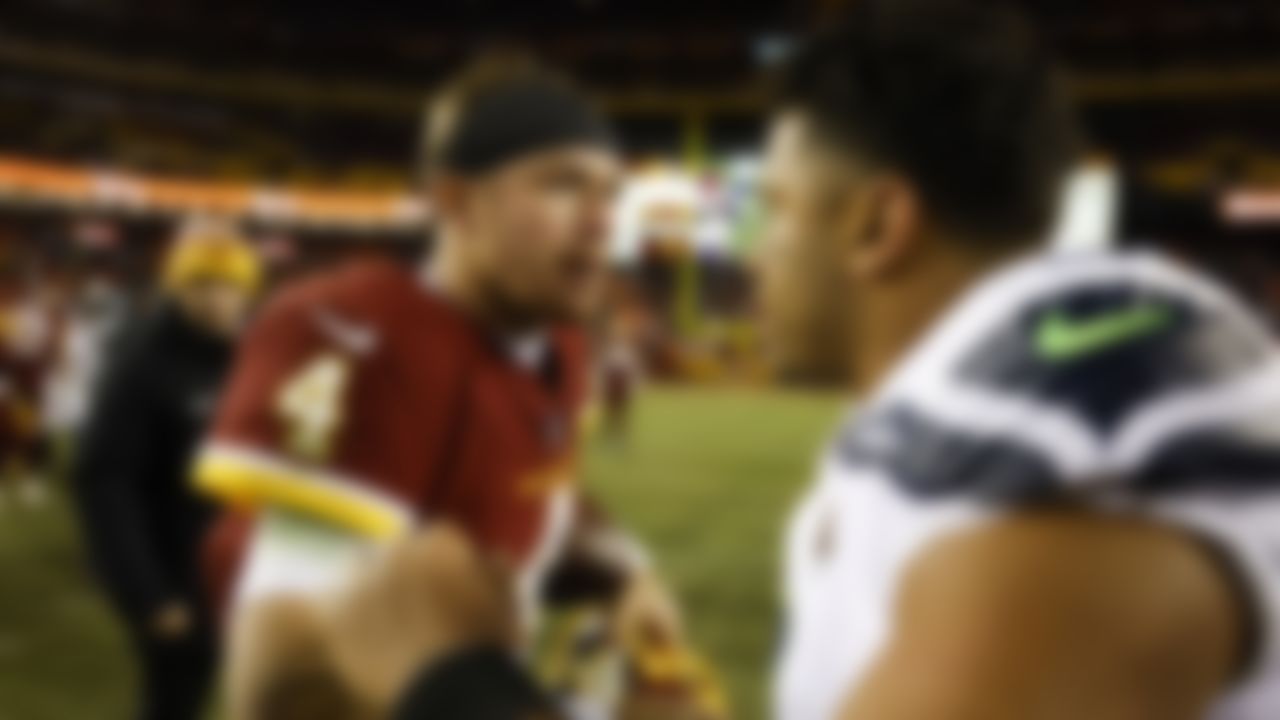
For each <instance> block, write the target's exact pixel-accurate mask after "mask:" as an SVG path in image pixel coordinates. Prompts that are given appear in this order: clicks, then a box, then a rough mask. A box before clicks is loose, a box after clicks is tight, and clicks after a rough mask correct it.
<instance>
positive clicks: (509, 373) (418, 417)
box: [196, 57, 682, 718]
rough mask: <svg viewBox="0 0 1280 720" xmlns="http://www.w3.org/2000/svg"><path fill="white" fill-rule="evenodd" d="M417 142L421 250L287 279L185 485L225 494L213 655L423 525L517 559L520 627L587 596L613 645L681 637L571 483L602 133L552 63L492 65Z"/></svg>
mask: <svg viewBox="0 0 1280 720" xmlns="http://www.w3.org/2000/svg"><path fill="white" fill-rule="evenodd" d="M424 144H425V149H426V157H425V159H424V171H425V172H424V176H425V177H424V182H425V187H426V197H427V200H428V202H429V205H430V208H431V210H432V214H433V218H434V223H435V243H436V244H435V247H434V250H433V253H432V255H431V257H430V260H429V261H428V262H427V263H426V264H425V265H424V266H423V267H421V268H419V269H418V271H417V272H414V271H411V270H406V269H403V268H401V267H400V266H398V265H394V264H392V263H390V262H378V261H359V262H354V263H351V264H348V265H345V266H342V267H340V268H338V269H336V270H334V271H331V272H328V273H324V274H321V275H319V276H316V277H314V278H311V279H307V280H304V281H302V282H300V283H299V284H297V285H295V286H292V287H290V288H288V289H287V290H285V291H284V292H283V293H281V294H280V295H279V296H278V297H277V298H276V299H275V300H274V302H272V303H271V304H270V306H269V307H268V308H266V310H265V311H264V312H263V314H262V316H261V318H260V319H259V321H258V322H257V323H256V327H255V328H254V329H253V330H252V332H251V335H250V336H249V337H248V338H247V340H246V342H245V346H244V348H243V351H242V353H241V356H240V358H239V360H238V363H237V367H236V369H235V372H234V376H233V379H232V381H231V384H230V386H229V389H228V391H227V393H226V395H225V396H224V398H223V401H222V404H221V407H220V410H219V413H218V417H217V420H216V424H215V428H214V430H213V432H212V435H211V437H210V438H209V440H208V442H207V444H206V446H205V447H204V450H203V452H202V453H201V456H200V459H199V462H198V464H197V468H196V475H197V483H198V485H199V486H200V487H201V488H203V489H204V491H206V492H208V493H210V494H212V495H214V496H217V497H220V498H222V499H224V500H226V501H228V502H229V503H230V504H231V505H232V506H233V507H235V508H237V510H236V511H234V512H232V513H230V514H228V516H227V517H226V518H225V519H224V520H223V522H222V523H221V525H220V526H219V528H218V529H217V530H216V531H215V532H214V533H213V535H212V536H211V538H210V540H209V545H208V553H207V556H208V565H209V567H210V574H211V576H212V577H213V578H214V582H213V584H214V585H215V586H216V587H217V588H218V589H219V592H218V594H219V595H220V597H221V598H222V600H223V603H224V607H226V608H227V611H228V612H229V613H230V638H231V640H230V644H231V647H230V657H231V659H230V663H231V664H232V665H233V666H235V665H237V664H239V665H242V666H254V665H255V664H257V663H256V660H255V656H256V654H257V653H258V652H260V648H262V647H264V646H268V645H270V644H271V633H272V632H273V628H275V627H276V624H275V623H273V622H272V621H271V619H270V618H271V615H270V614H269V613H268V614H265V615H264V614H261V613H255V611H254V608H255V607H256V606H261V603H260V602H259V601H261V600H264V599H267V598H271V597H278V596H281V595H288V596H294V597H314V598H320V597H324V596H325V595H326V594H327V593H330V592H333V591H335V589H337V588H339V587H340V586H341V585H342V583H344V582H346V581H347V579H348V578H350V577H351V575H352V573H353V572H354V570H355V568H357V567H358V566H361V565H364V564H366V563H368V562H370V560H369V558H370V557H371V552H376V551H371V550H370V548H371V547H374V546H377V545H378V544H379V542H380V541H389V540H394V539H396V538H400V537H403V536H404V535H405V534H406V533H407V532H408V531H409V530H410V529H412V528H414V527H415V526H417V525H421V524H423V523H432V522H436V521H448V522H450V523H451V524H453V525H456V526H457V527H460V528H461V529H462V531H463V532H464V533H465V534H466V535H467V536H468V537H469V538H470V539H471V541H473V542H474V543H476V545H477V547H478V548H479V549H480V550H481V551H482V552H484V553H485V554H487V555H493V556H496V557H498V558H500V559H501V561H502V562H504V563H506V564H508V565H509V566H510V567H511V569H512V570H513V572H514V573H515V576H516V580H515V587H514V590H513V592H514V593H515V594H516V595H517V596H518V600H519V602H518V605H519V607H520V613H519V621H520V622H519V626H520V628H521V630H520V633H519V634H520V635H521V637H523V638H526V639H527V638H529V637H530V636H531V635H532V632H533V629H534V628H535V627H536V625H537V616H538V612H539V606H540V603H541V601H542V600H543V599H544V598H546V597H548V596H553V597H555V598H556V599H562V598H569V597H580V596H584V595H586V596H591V597H600V598H604V599H606V600H608V601H612V602H613V603H614V607H616V608H619V609H620V611H621V612H620V613H619V621H620V622H621V623H624V624H625V625H626V627H620V628H618V634H619V637H624V638H631V637H640V636H642V637H644V638H646V642H652V643H653V644H654V646H655V647H659V648H660V649H662V651H663V652H665V651H666V650H668V649H670V648H678V647H682V645H681V631H680V627H679V624H680V623H679V619H678V616H677V613H676V611H675V609H674V607H673V605H672V603H671V602H670V600H669V599H668V596H667V594H666V592H665V590H664V588H663V587H662V584H661V583H660V582H658V581H657V580H656V579H655V577H654V575H653V573H652V572H651V571H650V570H649V567H648V563H647V562H646V560H645V556H644V552H643V551H642V550H641V549H640V548H639V546H638V544H637V543H635V542H634V541H633V540H631V539H630V538H629V537H627V536H626V535H624V534H623V533H621V532H619V531H617V530H615V529H613V528H612V527H611V526H610V525H609V524H608V523H606V522H604V521H603V520H602V519H601V516H600V513H598V512H595V511H594V510H593V509H592V508H591V507H590V505H589V504H588V503H586V502H585V501H584V500H583V498H582V495H581V493H580V491H579V490H578V488H577V487H576V485H575V467H574V465H575V458H574V451H575V439H576V432H575V430H576V426H577V423H578V415H579V411H580V408H581V406H582V401H583V391H584V384H585V383H584V381H585V378H586V372H587V363H586V361H585V358H584V343H583V340H582V338H581V337H580V335H579V332H578V329H577V328H576V323H577V321H579V320H580V319H582V318H584V316H585V315H586V314H587V313H588V312H589V311H590V310H591V309H592V308H593V306H594V304H595V303H596V298H597V293H598V291H599V289H600V287H599V286H600V284H601V282H602V280H603V274H602V273H603V269H604V258H605V242H606V238H607V235H608V233H609V228H610V214H611V205H612V202H613V199H614V195H615V192H616V190H617V188H618V185H619V183H620V179H621V166H620V160H619V155H618V152H617V149H616V147H615V144H614V139H613V136H612V133H611V131H610V128H609V127H608V126H607V124H606V123H605V121H604V120H603V119H602V118H601V117H600V116H599V115H597V114H596V112H595V111H594V110H593V109H592V108H591V107H590V106H589V104H588V103H587V102H586V101H585V100H584V99H583V97H582V96H581V95H580V94H579V93H577V92H576V91H575V90H574V89H572V88H571V87H570V86H569V85H567V84H566V83H565V82H564V81H562V80H561V79H560V78H559V77H557V76H555V75H554V74H552V73H550V72H549V71H547V70H544V69H541V68H539V67H537V66H535V65H533V64H532V63H530V62H528V61H525V60H522V59H519V58H508V57H503V58H497V59H494V58H490V59H486V60H484V61H482V62H481V63H479V64H478V65H476V66H475V67H473V68H471V69H470V70H469V71H467V72H466V73H464V74H463V75H462V76H461V77H460V78H459V79H457V80H456V81H454V82H453V83H451V84H450V85H449V86H448V87H446V88H445V89H444V90H443V91H442V92H441V93H440V94H439V96H438V97H437V98H436V100H435V102H434V104H433V106H432V107H431V109H430V112H429V119H428V124H427V128H426V133H425V143H424ZM641 626H643V627H644V630H643V631H641V630H640V629H639V628H640V627H641ZM231 676H232V678H233V681H234V680H235V679H237V678H240V679H242V680H244V681H245V682H247V683H250V684H252V682H254V679H253V677H252V674H248V675H246V674H245V673H237V672H235V671H234V670H233V672H232V673H231ZM246 678H247V679H246ZM230 691H231V696H232V697H231V704H232V712H233V714H235V715H236V716H237V717H242V718H247V717H259V716H260V715H258V714H255V712H256V711H255V710H254V709H253V708H250V707H245V706H243V705H241V704H240V702H241V701H242V700H244V699H245V698H248V697H251V696H253V691H252V690H251V689H249V688H246V687H244V686H237V685H236V683H235V682H233V684H232V687H231V689H230ZM306 695H307V693H302V694H301V695H300V697H303V696H306Z"/></svg>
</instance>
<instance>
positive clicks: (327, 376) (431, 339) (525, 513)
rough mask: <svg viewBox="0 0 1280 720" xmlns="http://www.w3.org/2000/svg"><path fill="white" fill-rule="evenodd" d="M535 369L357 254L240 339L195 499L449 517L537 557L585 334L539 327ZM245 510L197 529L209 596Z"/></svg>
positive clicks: (344, 518) (394, 523) (559, 537)
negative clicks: (205, 544)
mask: <svg viewBox="0 0 1280 720" xmlns="http://www.w3.org/2000/svg"><path fill="white" fill-rule="evenodd" d="M542 339H543V340H544V342H545V346H544V347H542V348H541V349H542V352H540V353H534V355H535V356H536V360H537V361H536V362H520V361H518V360H517V358H516V357H515V355H516V354H517V353H514V352H513V348H511V347H510V346H509V343H507V342H505V341H502V340H499V339H498V338H494V337H492V336H490V335H488V334H487V333H485V332H484V331H483V330H482V329H481V328H480V327H478V326H477V325H476V324H475V323H473V322H471V321H470V320H469V319H468V318H467V317H466V316H464V315H463V314H462V313H461V312H460V311H459V310H458V309H457V308H455V307H453V306H451V305H450V304H449V303H448V302H446V301H445V300H444V299H442V298H441V297H439V296H438V295H436V294H435V293H434V292H433V291H432V290H431V289H429V288H428V287H426V285H425V284H424V283H423V282H421V281H420V280H419V279H417V278H416V277H414V276H413V275H412V274H411V273H409V272H407V271H406V270H404V269H403V268H401V267H399V266H396V265H394V264H392V263H390V262H384V261H367V260H366V261H360V262H358V263H353V264H350V265H347V266H345V267H343V268H340V269H338V270H336V271H333V272H330V273H328V274H323V275H320V276H317V277H314V278H310V279H307V280H303V281H302V282H300V283H299V284H297V285H295V286H292V287H290V288H288V289H286V290H285V291H284V292H283V293H282V294H281V295H280V296H278V297H277V298H276V299H275V301H273V302H272V303H271V304H270V305H269V307H268V308H267V309H266V310H265V312H264V313H263V315H262V317H261V318H260V319H259V321H258V322H257V323H256V324H255V327H254V328H253V329H252V331H251V332H250V334H249V336H248V338H247V339H246V340H245V342H244V344H243V347H242V349H241V352H240V356H239V358H238V360H237V363H236V367H235V370H234V372H233V374H232V378H231V381H230V385H229V386H228V388H227V390H226V392H225V395H224V396H223V399H222V404H221V406H220V409H219V411H218V415H217V418H216V421H215V423H214V428H213V431H212V435H211V437H210V439H209V441H208V442H207V444H206V445H205V447H204V448H203V450H202V452H201V455H200V458H199V460H198V463H197V467H196V481H197V484H198V485H199V486H200V487H201V488H202V489H203V490H205V491H206V492H209V493H211V494H213V495H215V496H218V497H221V498H223V499H225V500H228V501H230V502H232V503H233V504H236V505H239V506H241V507H250V508H252V507H257V506H263V505H274V506H278V507H284V508H288V509H291V510H293V511H299V512H302V513H306V514H308V515H311V516H314V517H319V518H322V519H324V520H326V521H329V522H331V523H334V524H337V525H340V526H343V527H345V528H348V529H350V530H352V531H355V532H358V533H361V534H366V535H370V536H375V537H388V536H394V535H396V534H398V533H400V532H403V531H404V530H405V529H407V528H409V527H411V526H412V525H413V524H415V523H416V522H418V521H420V520H424V519H431V518H447V519H449V520H451V521H454V522H457V523H458V524H460V525H461V526H462V527H463V528H465V529H466V530H467V531H469V532H470V534H471V535H472V536H473V537H474V538H475V539H476V540H477V541H478V542H479V543H480V544H481V545H482V546H484V547H485V548H486V549H489V550H492V551H495V552H498V553H502V554H505V555H506V556H508V557H509V558H511V559H512V560H513V561H515V562H516V563H517V565H518V566H521V567H523V568H524V569H525V570H532V569H534V567H535V566H542V567H544V568H545V566H547V565H548V564H549V563H550V562H552V561H553V560H554V558H555V554H556V552H557V545H558V543H560V542H562V541H563V535H564V534H565V533H566V532H567V531H568V530H567V526H568V524H569V522H570V519H569V517H570V516H571V515H572V509H571V508H572V506H573V505H574V500H573V499H572V498H573V492H574V490H573V458H574V444H575V440H576V437H575V436H576V432H575V429H576V426H577V418H578V414H579V409H580V406H581V404H582V400H583V393H584V387H585V376H586V372H585V371H586V362H585V357H584V354H585V343H584V342H583V341H582V339H581V338H580V336H579V335H578V334H577V333H576V332H574V331H572V330H567V329H562V330H555V331H551V332H549V333H547V334H546V335H545V337H544V338H542ZM245 517H246V514H245V513H232V514H231V515H229V516H228V517H227V518H226V519H224V521H223V523H222V525H221V527H219V528H215V531H214V534H213V535H212V536H211V543H210V547H209V550H210V553H209V556H208V557H207V559H208V560H209V561H210V562H211V563H212V568H213V572H214V574H215V577H216V576H217V575H222V576H223V577H222V578H221V582H219V581H218V580H215V586H216V587H217V591H218V594H220V595H221V597H220V598H219V601H220V603H219V604H221V601H224V600H225V599H226V594H227V591H228V590H229V589H230V583H229V582H228V581H229V580H230V579H231V578H230V577H228V575H234V568H236V567H237V565H238V562H239V561H238V556H239V554H240V553H242V552H243V545H244V535H245V533H244V529H245V528H244V526H245V524H246V523H245V521H244V518H245Z"/></svg>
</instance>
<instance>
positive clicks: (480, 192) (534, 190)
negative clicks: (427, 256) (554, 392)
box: [444, 147, 621, 322]
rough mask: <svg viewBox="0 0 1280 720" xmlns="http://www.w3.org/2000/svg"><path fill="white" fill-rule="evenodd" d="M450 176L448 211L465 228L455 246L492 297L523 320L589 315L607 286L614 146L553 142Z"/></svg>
mask: <svg viewBox="0 0 1280 720" xmlns="http://www.w3.org/2000/svg"><path fill="white" fill-rule="evenodd" d="M449 182H451V183H453V184H454V188H453V190H452V193H453V194H454V197H451V198H446V202H445V207H447V208H448V209H447V210H445V211H444V212H445V213H447V214H449V215H451V216H452V217H451V218H450V219H451V220H452V221H453V222H455V223H456V225H457V227H458V228H459V229H461V230H462V233H461V238H459V239H460V240H461V242H460V246H459V247H458V251H459V253H460V254H461V255H462V257H463V260H464V264H465V268H466V272H467V273H468V274H470V275H471V276H472V278H471V279H472V280H473V281H474V282H475V283H476V284H477V285H478V286H479V287H480V288H481V290H482V292H483V293H484V294H485V296H486V299H487V301H488V302H489V303H491V304H494V305H496V306H497V309H498V311H500V312H501V313H502V314H504V315H505V316H507V317H508V318H511V319H515V320H517V321H522V322H544V321H559V320H580V319H583V318H585V317H586V316H587V315H588V313H589V312H590V311H591V310H592V309H593V307H595V305H596V304H597V303H598V302H599V300H600V294H601V292H602V290H603V282H604V271H605V261H606V253H607V249H608V248H607V243H608V239H609V235H610V232H611V229H612V215H613V205H614V198H615V196H616V194H617V191H618V188H619V184H620V182H621V167H620V164H619V161H618V158H617V157H616V156H615V155H614V154H613V153H611V152H608V151H605V150H601V149H596V148H590V147H574V148H565V149H557V150H549V151H546V152H541V153H536V154H533V155H530V156H528V157H525V158H521V159H518V160H515V161H513V162H511V163H509V164H508V165H506V166H503V167H501V168H499V169H498V170H496V171H494V172H492V173H490V174H488V175H486V176H484V177H482V178H479V179H473V180H455V181H449Z"/></svg>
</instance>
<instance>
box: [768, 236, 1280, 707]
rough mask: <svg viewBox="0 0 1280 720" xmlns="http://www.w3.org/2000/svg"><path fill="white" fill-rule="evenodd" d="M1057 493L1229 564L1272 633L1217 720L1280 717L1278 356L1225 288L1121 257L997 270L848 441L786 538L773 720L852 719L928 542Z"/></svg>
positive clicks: (906, 366)
mask: <svg viewBox="0 0 1280 720" xmlns="http://www.w3.org/2000/svg"><path fill="white" fill-rule="evenodd" d="M1053 497H1070V498H1073V499H1078V500H1082V501H1084V502H1086V503H1091V504H1093V505H1094V506H1095V507H1097V508H1098V510H1099V512H1110V511H1115V510H1124V511H1127V512H1133V511H1136V512H1139V513H1142V514H1145V515H1147V516H1148V517H1152V518H1156V519H1159V520H1160V521H1163V522H1167V523H1169V524H1172V525H1175V526H1178V527H1182V528H1185V529H1186V530H1187V531H1188V532H1191V533H1195V534H1196V535H1197V536H1199V537H1202V538H1204V539H1205V540H1207V541H1209V542H1211V543H1213V544H1215V545H1216V546H1217V547H1218V548H1219V549H1221V550H1222V551H1223V553H1224V557H1227V558H1229V559H1230V560H1231V561H1232V562H1234V563H1235V565H1236V569H1237V570H1239V572H1240V573H1241V576H1242V577H1243V578H1245V579H1246V582H1247V586H1248V589H1249V590H1250V592H1251V593H1252V598H1251V599H1252V601H1253V606H1254V607H1255V608H1256V609H1257V612H1258V614H1259V615H1258V619H1259V620H1260V623H1259V628H1260V631H1261V632H1263V633H1264V637H1262V638H1259V639H1258V640H1259V642H1258V647H1259V651H1258V653H1257V654H1256V656H1255V657H1254V658H1253V660H1252V662H1251V664H1250V667H1249V668H1248V672H1247V673H1246V675H1245V676H1244V677H1241V678H1240V679H1239V680H1238V682H1237V683H1236V684H1235V685H1234V686H1233V687H1232V688H1231V689H1230V691H1229V692H1228V693H1225V694H1224V696H1223V697H1222V698H1221V699H1220V700H1219V701H1218V703H1217V704H1216V706H1215V709H1214V710H1213V712H1212V713H1211V715H1210V717H1211V718H1212V720H1275V718H1280V352H1278V351H1277V347H1276V345H1275V344H1274V341H1273V340H1272V339H1271V338H1270V337H1269V335H1268V332H1267V330H1266V328H1265V327H1264V326H1263V324H1262V323H1261V322H1260V321H1258V320H1257V319H1256V318H1254V317H1252V316H1251V315H1250V314H1249V313H1248V312H1247V311H1245V310H1244V309H1243V307H1242V306H1240V305H1239V304H1238V303H1237V302H1236V301H1235V300H1234V299H1233V298H1231V297H1230V296H1228V294H1227V293H1225V292H1224V291H1222V290H1221V289H1220V288H1218V287H1217V286H1216V285H1214V284H1212V283H1211V282H1209V281H1208V280H1206V279H1205V278H1203V277H1200V276H1199V275H1196V274H1193V273H1191V272H1189V271H1188V270H1186V269H1183V268H1181V267H1179V266H1176V265H1175V264H1173V263H1172V262H1171V261H1169V260H1165V259H1162V258H1160V257H1159V256H1156V255H1153V254H1146V253H1114V252H1113V253H1108V252H1100V253H1097V254H1093V253H1090V254H1074V255H1069V254H1046V255H1042V256H1038V257H1035V258H1032V259H1029V260H1024V261H1021V262H1018V263H1015V264H1014V265H1012V266H1011V267H1009V268H1007V269H1005V270H1002V271H1000V272H998V273H996V274H995V276H994V277H993V278H991V279H989V280H988V281H986V282H984V283H982V284H981V285H980V286H979V287H978V288H976V289H975V290H974V291H973V292H971V293H970V294H969V295H968V296H967V297H966V298H964V299H963V300H962V302H960V303H959V304H958V305H957V306H956V307H955V309H954V310H953V311H951V312H950V313H948V315H947V316H946V317H944V318H943V320H942V321H941V322H940V323H939V324H938V326H937V327H935V328H934V329H933V330H932V331H931V332H930V333H929V334H928V336H926V337H925V339H924V340H923V341H922V342H921V343H920V344H919V345H918V346H917V347H916V348H915V349H913V350H912V352H911V353H910V354H909V356H908V357H907V359H906V361H905V362H904V363H902V364H901V365H900V366H899V368H898V369H897V371H896V372H895V373H894V374H893V375H892V376H891V377H890V378H889V379H888V381H887V382H886V383H885V384H884V385H883V386H882V387H881V388H879V389H878V390H877V392H875V393H874V394H873V395H872V396H871V397H870V398H869V400H868V402H867V403H866V405H865V407H863V408H861V409H860V410H859V411H858V412H857V413H856V414H854V415H853V416H851V417H850V419H849V421H848V422H847V423H846V425H845V427H844V428H843V429H842V430H841V431H840V432H839V433H838V435H837V437H836V438H835V440H834V441H833V442H832V444H831V447H830V449H829V450H828V452H827V453H826V455H825V456H824V457H823V459H822V461H821V462H820V466H819V469H818V477H817V481H816V483H815V484H814V486H813V487H812V488H811V490H810V491H809V493H808V495H807V497H806V498H805V499H804V500H803V502H802V503H801V504H800V506H799V508H798V510H797V511H796V513H795V516H794V518H793V520H792V523H791V526H790V529H789V531H788V537H787V541H786V557H785V562H786V567H787V569H786V576H785V581H786V592H787V597H786V602H787V605H788V615H787V623H786V626H785V635H786V636H785V639H784V645H783V648H782V652H781V656H780V658H779V665H778V668H777V677H776V683H775V711H776V712H775V716H776V717H777V718H779V720H828V719H830V718H834V717H835V714H836V712H837V710H838V709H839V705H840V703H841V702H842V701H843V700H845V699H846V698H847V697H848V694H849V692H850V691H851V690H852V689H853V688H855V687H856V686H857V684H858V683H859V681H860V679H861V678H862V677H863V675H864V674H865V673H866V672H867V670H868V669H869V666H870V664H871V663H872V661H873V659H874V658H875V656H876V654H877V652H878V651H879V650H880V649H881V648H882V646H883V644H884V642H885V640H886V637H887V635H888V632H889V630H890V625H891V622H892V606H893V603H894V601H895V596H896V594H897V592H898V585H899V582H900V579H901V577H902V575H903V573H904V571H905V570H906V568H907V567H908V566H909V565H910V563H911V562H912V560H913V558H914V557H915V556H916V554H917V553H918V552H919V551H920V550H921V549H922V548H924V547H925V546H927V545H929V544H931V543H934V542H937V541H938V540H939V539H940V538H942V537H944V536H945V535H947V534H948V533H952V532H956V531H958V530H962V529H966V528H972V527H974V526H976V525H979V524H981V523H983V522H986V521H989V520H990V519H992V518H994V517H996V516H998V515H1000V514H1002V513H1007V512H1009V511H1010V510H1011V509H1012V508H1016V507H1018V506H1019V505H1020V504H1022V503H1025V502H1027V501H1029V500H1034V499H1043V498H1053Z"/></svg>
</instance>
